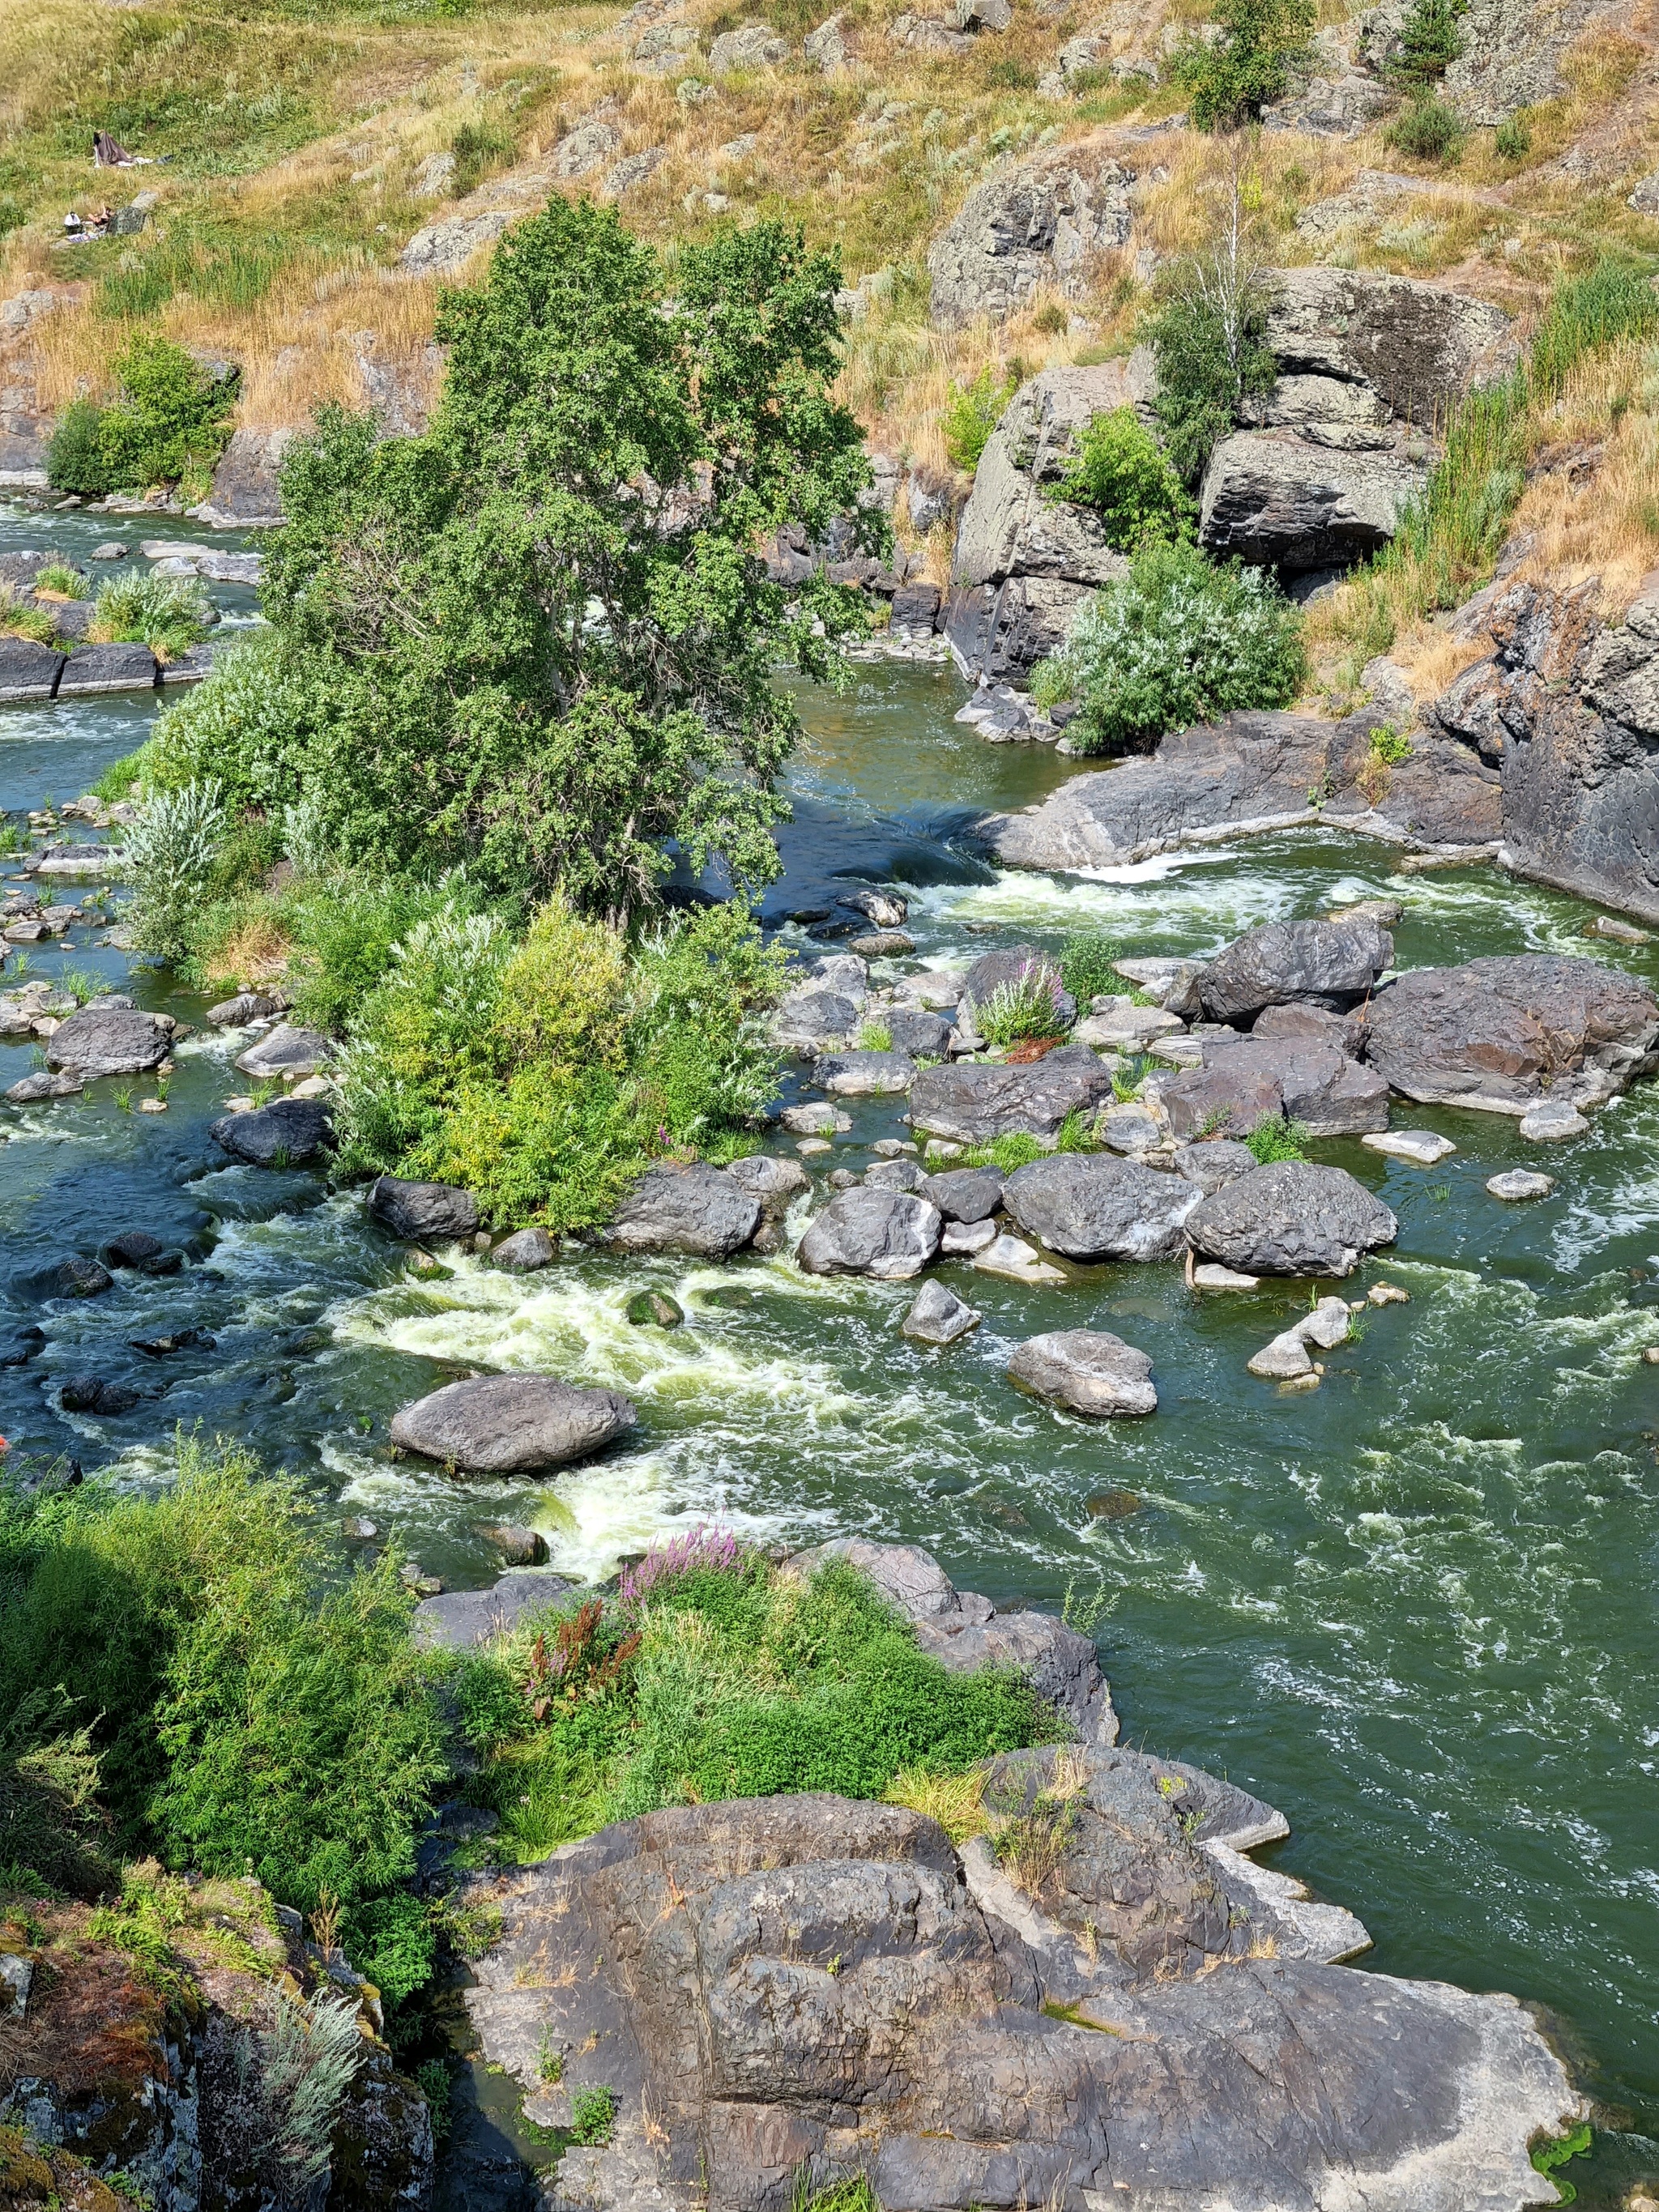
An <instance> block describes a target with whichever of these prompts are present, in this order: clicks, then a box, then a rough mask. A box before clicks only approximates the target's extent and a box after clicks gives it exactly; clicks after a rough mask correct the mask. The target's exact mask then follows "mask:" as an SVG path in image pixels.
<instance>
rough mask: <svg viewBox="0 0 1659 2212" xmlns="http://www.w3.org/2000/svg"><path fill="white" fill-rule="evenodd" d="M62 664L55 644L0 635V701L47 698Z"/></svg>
mask: <svg viewBox="0 0 1659 2212" xmlns="http://www.w3.org/2000/svg"><path fill="white" fill-rule="evenodd" d="M63 667H64V656H63V654H62V653H59V652H58V650H57V649H56V647H52V646H50V645H38V644H37V643H36V642H35V641H34V640H33V638H29V637H0V702H8V701H11V700H21V699H50V698H51V696H52V693H53V692H54V691H55V690H57V689H58V675H59V673H60V671H62V669H63Z"/></svg>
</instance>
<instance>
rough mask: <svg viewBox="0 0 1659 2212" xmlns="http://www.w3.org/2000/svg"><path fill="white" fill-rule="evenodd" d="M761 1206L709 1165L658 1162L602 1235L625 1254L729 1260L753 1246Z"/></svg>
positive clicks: (723, 1171) (722, 1170)
mask: <svg viewBox="0 0 1659 2212" xmlns="http://www.w3.org/2000/svg"><path fill="white" fill-rule="evenodd" d="M760 1223H761V1202H760V1200H759V1199H758V1198H757V1197H756V1196H755V1194H754V1193H753V1192H752V1191H750V1190H745V1189H744V1187H743V1185H742V1184H741V1183H740V1182H738V1181H737V1180H736V1179H735V1178H734V1177H733V1176H732V1175H731V1174H730V1173H729V1171H728V1170H726V1169H725V1168H717V1167H711V1166H710V1165H709V1164H708V1161H707V1160H693V1161H691V1162H690V1163H689V1164H685V1165H682V1164H680V1163H679V1162H678V1161H676V1160H659V1161H658V1162H657V1163H656V1164H655V1165H654V1166H653V1167H649V1168H647V1170H646V1171H645V1173H644V1174H643V1175H642V1176H641V1177H640V1180H639V1181H638V1182H636V1183H635V1186H634V1188H633V1189H632V1190H631V1191H629V1194H628V1196H627V1197H626V1198H625V1199H623V1202H622V1204H621V1205H620V1206H618V1207H617V1211H616V1212H615V1213H614V1214H613V1215H612V1217H611V1221H610V1223H609V1224H608V1225H607V1226H606V1228H605V1230H604V1231H603V1232H602V1233H603V1235H604V1237H605V1243H607V1244H609V1245H611V1246H612V1247H613V1248H614V1249H616V1250H617V1251H621V1252H690V1253H691V1254H693V1255H695V1256H696V1257H697V1258H699V1259H708V1260H725V1259H728V1258H730V1256H731V1255H732V1253H733V1252H736V1251H738V1250H740V1249H741V1248H742V1247H743V1246H744V1245H745V1244H746V1243H748V1242H749V1240H750V1237H753V1235H754V1233H755V1231H756V1230H757V1229H758V1228H759V1226H760Z"/></svg>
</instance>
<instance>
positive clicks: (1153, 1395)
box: [1008, 1328, 1158, 1420]
mask: <svg viewBox="0 0 1659 2212" xmlns="http://www.w3.org/2000/svg"><path fill="white" fill-rule="evenodd" d="M1008 1373H1009V1375H1010V1376H1011V1377H1012V1380H1013V1381H1014V1382H1016V1383H1018V1384H1019V1385H1020V1386H1021V1388H1022V1389H1026V1390H1030V1392H1031V1393H1032V1394H1033V1395H1035V1396H1036V1397H1039V1398H1045V1399H1047V1400H1048V1403H1049V1404H1050V1405H1051V1406H1063V1407H1065V1408H1066V1411H1067V1412H1068V1413H1086V1414H1087V1415H1089V1417H1090V1418H1091V1419H1094V1420H1116V1419H1122V1418H1125V1417H1127V1416H1129V1415H1132V1414H1139V1413H1156V1412H1157V1411H1158V1392H1157V1390H1156V1389H1154V1387H1153V1384H1152V1361H1151V1360H1150V1359H1149V1358H1147V1356H1146V1353H1145V1352H1137V1351H1136V1349H1135V1347H1134V1346H1133V1345H1132V1344H1125V1342H1124V1341H1123V1339H1122V1338H1121V1336H1112V1335H1109V1334H1108V1333H1107V1332H1106V1331H1104V1330H1094V1329H1086V1328H1066V1329H1060V1330H1057V1331H1056V1332H1055V1333H1054V1334H1052V1335H1049V1336H1033V1337H1030V1338H1028V1339H1027V1340H1026V1341H1025V1342H1024V1344H1022V1345H1019V1346H1017V1347H1016V1349H1015V1351H1014V1353H1013V1356H1012V1358H1011V1359H1010V1360H1009V1362H1008Z"/></svg>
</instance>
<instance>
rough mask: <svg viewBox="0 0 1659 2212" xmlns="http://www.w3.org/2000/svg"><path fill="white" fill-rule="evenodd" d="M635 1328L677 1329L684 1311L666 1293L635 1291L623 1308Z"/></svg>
mask: <svg viewBox="0 0 1659 2212" xmlns="http://www.w3.org/2000/svg"><path fill="white" fill-rule="evenodd" d="M623 1311H624V1312H625V1313H626V1314H627V1316H628V1318H629V1321H631V1322H633V1324H634V1326H635V1328H653V1327H654V1328H678V1327H679V1325H680V1323H681V1322H683V1321H684V1319H685V1309H684V1306H682V1305H681V1304H680V1303H679V1301H678V1298H671V1297H669V1295H668V1293H667V1291H635V1294H634V1296H633V1297H631V1298H629V1301H628V1304H627V1305H626V1306H625V1307H624V1308H623Z"/></svg>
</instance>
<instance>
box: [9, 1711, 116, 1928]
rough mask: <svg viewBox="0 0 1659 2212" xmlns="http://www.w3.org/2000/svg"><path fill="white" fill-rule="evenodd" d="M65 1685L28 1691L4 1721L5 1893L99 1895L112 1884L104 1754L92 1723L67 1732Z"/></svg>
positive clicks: (72, 1728) (68, 1716)
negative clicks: (102, 1781) (102, 1800)
mask: <svg viewBox="0 0 1659 2212" xmlns="http://www.w3.org/2000/svg"><path fill="white" fill-rule="evenodd" d="M69 1708H70V1699H69V1696H68V1693H67V1692H65V1691H64V1689H63V1688H62V1687H61V1686H58V1685H57V1684H53V1685H52V1686H51V1687H50V1688H48V1687H46V1686H45V1685H44V1684H40V1683H37V1684H36V1685H35V1686H33V1688H31V1689H27V1690H25V1691H24V1692H23V1693H22V1695H21V1698H20V1699H18V1701H17V1703H16V1705H15V1706H14V1708H13V1709H12V1711H10V1712H9V1713H8V1714H7V1715H6V1717H5V1718H4V1719H3V1720H0V1887H12V1886H15V1887H20V1888H23V1887H29V1888H35V1889H45V1890H59V1891H64V1892H67V1893H69V1894H70V1895H72V1896H76V1897H95V1896H96V1895H97V1894H98V1893H99V1892H100V1890H102V1889H104V1888H106V1887H107V1886H108V1884H109V1881H110V1879H111V1874H112V1869H111V1864H110V1858H109V1853H108V1850H107V1844H108V1836H107V1833H106V1826H107V1824H106V1820H105V1819H104V1816H103V1814H102V1812H101V1810H100V1806H99V1803H98V1754H97V1753H96V1752H95V1751H94V1748H93V1745H92V1740H91V1731H90V1729H88V1727H87V1726H86V1725H85V1724H82V1726H80V1727H78V1728H76V1727H70V1726H66V1725H65V1723H66V1722H67V1721H68V1720H69V1719H70V1711H69Z"/></svg>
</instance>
